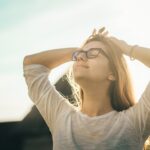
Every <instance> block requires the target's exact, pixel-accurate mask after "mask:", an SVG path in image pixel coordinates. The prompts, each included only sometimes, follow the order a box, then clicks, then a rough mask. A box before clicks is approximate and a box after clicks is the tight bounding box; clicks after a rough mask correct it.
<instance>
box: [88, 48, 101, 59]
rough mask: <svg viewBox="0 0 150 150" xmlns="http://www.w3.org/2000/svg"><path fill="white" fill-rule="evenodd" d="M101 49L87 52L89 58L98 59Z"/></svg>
mask: <svg viewBox="0 0 150 150" xmlns="http://www.w3.org/2000/svg"><path fill="white" fill-rule="evenodd" d="M99 52H100V51H99V49H91V50H89V51H87V56H88V58H93V57H96V56H97V55H98V54H99Z"/></svg>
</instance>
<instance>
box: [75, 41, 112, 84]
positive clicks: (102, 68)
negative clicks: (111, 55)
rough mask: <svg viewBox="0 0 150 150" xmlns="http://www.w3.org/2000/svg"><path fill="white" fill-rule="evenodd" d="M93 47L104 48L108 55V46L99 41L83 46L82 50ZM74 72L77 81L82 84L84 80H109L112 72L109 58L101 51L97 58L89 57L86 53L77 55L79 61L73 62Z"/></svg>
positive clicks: (96, 81) (99, 81)
mask: <svg viewBox="0 0 150 150" xmlns="http://www.w3.org/2000/svg"><path fill="white" fill-rule="evenodd" d="M91 48H102V49H103V51H104V52H105V53H106V54H107V55H108V52H107V50H106V47H105V45H104V44H103V43H101V42H99V41H91V42H89V43H87V44H86V45H84V46H83V47H82V50H84V51H87V50H89V49H91ZM73 74H74V78H75V81H76V82H77V83H79V84H80V82H82V81H88V82H90V81H91V82H92V83H94V82H95V83H101V82H104V81H108V79H109V78H108V77H109V76H110V75H111V74H112V72H111V71H110V67H109V60H108V58H107V57H106V56H105V55H103V54H101V53H99V55H98V56H97V57H96V58H90V59H87V58H86V56H85V54H83V53H82V54H80V55H79V56H77V61H76V62H75V63H74V64H73Z"/></svg>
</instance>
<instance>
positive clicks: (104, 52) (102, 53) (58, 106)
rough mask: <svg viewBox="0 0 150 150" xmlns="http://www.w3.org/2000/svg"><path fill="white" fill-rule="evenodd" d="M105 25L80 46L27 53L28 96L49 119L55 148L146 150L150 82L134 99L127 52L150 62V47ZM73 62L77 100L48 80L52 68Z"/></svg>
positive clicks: (66, 149)
mask: <svg viewBox="0 0 150 150" xmlns="http://www.w3.org/2000/svg"><path fill="white" fill-rule="evenodd" d="M106 34H107V33H106V32H105V29H104V28H102V29H100V30H99V31H98V32H96V30H94V32H93V34H92V35H91V36H90V37H89V38H88V39H87V40H86V42H85V43H84V44H83V45H82V46H81V47H80V48H74V47H72V48H62V49H55V50H48V51H44V52H40V53H37V54H33V55H28V56H26V57H25V58H24V76H25V79H26V83H27V86H28V91H29V96H30V98H31V99H32V101H33V102H34V103H35V105H36V106H37V108H38V110H39V111H40V113H41V114H42V116H43V118H44V119H45V121H46V123H47V125H48V127H49V129H50V131H51V133H52V137H53V149H54V150H80V149H81V150H141V149H142V148H143V145H144V142H145V140H146V139H147V138H148V136H149V135H150V83H149V84H148V85H147V87H146V88H145V90H144V93H143V94H142V96H141V98H140V100H139V102H138V103H135V99H134V94H133V90H132V87H131V85H132V84H131V82H130V76H129V72H128V68H127V65H126V61H125V59H124V56H123V54H125V55H127V56H129V57H130V58H131V60H133V59H137V60H139V61H141V62H142V63H143V64H145V65H146V66H147V67H150V49H147V48H143V47H139V46H130V45H128V44H127V43H125V42H124V41H120V40H118V39H116V38H114V37H107V36H106ZM71 58H72V60H73V61H75V62H74V64H73V67H72V73H71V74H70V75H71V78H73V79H74V81H75V83H74V84H75V85H76V86H73V88H74V92H75V96H76V100H77V106H78V107H75V106H74V105H72V104H70V103H69V102H68V100H67V99H66V98H64V97H63V96H62V95H60V94H59V93H58V92H57V91H56V89H55V87H54V86H53V85H51V83H50V82H49V80H48V75H49V73H50V71H51V70H52V69H53V68H55V67H57V66H58V65H60V64H63V63H65V62H67V61H71Z"/></svg>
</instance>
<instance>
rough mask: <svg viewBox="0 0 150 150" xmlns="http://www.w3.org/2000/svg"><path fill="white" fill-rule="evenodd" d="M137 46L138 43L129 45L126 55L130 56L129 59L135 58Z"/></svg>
mask: <svg viewBox="0 0 150 150" xmlns="http://www.w3.org/2000/svg"><path fill="white" fill-rule="evenodd" d="M137 47H138V45H133V46H131V48H130V50H129V53H128V56H129V57H130V60H132V61H133V60H135V55H134V53H135V49H136V48H137Z"/></svg>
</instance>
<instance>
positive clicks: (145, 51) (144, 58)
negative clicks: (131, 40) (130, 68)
mask: <svg viewBox="0 0 150 150" xmlns="http://www.w3.org/2000/svg"><path fill="white" fill-rule="evenodd" d="M132 57H133V58H135V59H137V60H139V61H141V62H142V63H143V64H145V65H146V66H147V67H150V48H144V47H140V46H137V47H135V48H134V50H133V52H132Z"/></svg>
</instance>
